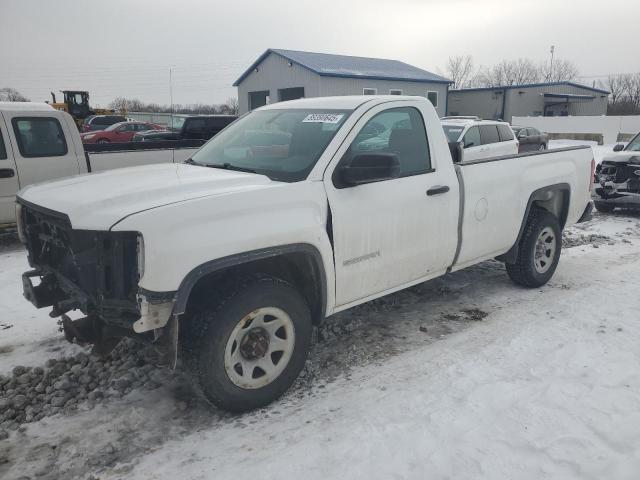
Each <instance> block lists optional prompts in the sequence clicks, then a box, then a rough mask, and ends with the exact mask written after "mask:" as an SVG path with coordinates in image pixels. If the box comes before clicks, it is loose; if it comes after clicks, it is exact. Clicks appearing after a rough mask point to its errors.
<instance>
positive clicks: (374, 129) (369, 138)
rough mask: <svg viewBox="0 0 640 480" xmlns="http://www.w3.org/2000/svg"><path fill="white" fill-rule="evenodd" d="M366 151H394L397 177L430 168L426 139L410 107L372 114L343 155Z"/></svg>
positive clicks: (417, 118) (417, 116)
mask: <svg viewBox="0 0 640 480" xmlns="http://www.w3.org/2000/svg"><path fill="white" fill-rule="evenodd" d="M368 152H371V153H395V154H396V155H397V156H398V161H399V162H400V176H401V177H407V176H410V175H419V174H421V173H426V172H428V171H430V170H431V157H430V154H429V141H428V139H427V132H426V130H425V125H424V120H423V119H422V115H421V114H420V112H419V111H418V110H417V109H416V108H413V107H401V108H391V109H389V110H385V111H384V112H380V113H378V114H377V115H375V116H374V117H373V118H372V119H371V120H369V121H368V122H367V123H366V125H365V126H364V127H362V129H361V130H360V132H359V133H358V135H357V136H356V138H355V139H354V140H353V142H352V143H351V146H350V147H349V150H347V153H346V155H358V154H361V153H368Z"/></svg>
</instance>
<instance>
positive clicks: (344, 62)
mask: <svg viewBox="0 0 640 480" xmlns="http://www.w3.org/2000/svg"><path fill="white" fill-rule="evenodd" d="M271 53H274V54H276V55H280V56H281V57H284V58H286V59H287V60H289V61H290V62H292V63H295V64H297V65H300V66H301V67H303V68H306V69H308V70H311V71H312V72H314V73H317V74H318V75H320V76H323V77H345V78H365V79H369V80H399V81H405V82H424V83H447V84H449V83H453V82H452V81H451V80H449V79H447V78H444V77H441V76H440V75H436V74H435V73H431V72H427V71H426V70H422V69H421V68H417V67H414V66H412V65H409V64H407V63H404V62H399V61H398V60H385V59H382V58H367V57H351V56H348V55H333V54H329V53H313V52H299V51H296V50H280V49H274V48H270V49H268V50H267V51H266V52H264V53H263V54H262V55H260V57H258V59H257V60H256V61H255V62H253V64H252V65H251V66H250V67H249V68H248V69H247V70H246V71H245V72H244V73H243V74H242V75H241V76H240V78H238V80H236V81H235V82H234V84H233V86H234V87H236V86H238V84H239V83H241V82H242V81H243V80H244V79H245V78H246V77H247V75H249V74H250V73H251V72H252V71H253V70H254V69H255V68H256V67H257V66H258V65H259V64H260V63H261V62H262V61H263V60H264V59H265V58H267V56H269V54H271Z"/></svg>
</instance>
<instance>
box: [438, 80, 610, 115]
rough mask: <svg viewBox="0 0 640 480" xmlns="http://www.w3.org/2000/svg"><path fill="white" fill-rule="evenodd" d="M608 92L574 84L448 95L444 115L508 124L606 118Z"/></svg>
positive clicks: (479, 90) (469, 91)
mask: <svg viewBox="0 0 640 480" xmlns="http://www.w3.org/2000/svg"><path fill="white" fill-rule="evenodd" d="M608 95H609V92H607V91H606V90H601V89H599V88H592V87H586V86H584V85H579V84H577V83H573V82H550V83H531V84H526V85H507V86H501V87H487V88H465V89H462V90H451V91H449V101H448V104H447V115H477V116H479V117H482V118H486V119H498V118H501V119H503V120H505V121H507V122H511V118H512V117H514V116H534V117H535V116H549V117H553V116H567V115H606V113H607V97H608Z"/></svg>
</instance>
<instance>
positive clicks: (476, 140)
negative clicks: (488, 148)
mask: <svg viewBox="0 0 640 480" xmlns="http://www.w3.org/2000/svg"><path fill="white" fill-rule="evenodd" d="M463 142H464V148H471V147H479V146H480V145H481V144H482V142H481V141H480V130H479V129H478V127H471V128H470V129H469V130H467V133H465V134H464V139H463Z"/></svg>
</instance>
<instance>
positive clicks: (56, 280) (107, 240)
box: [22, 205, 139, 327]
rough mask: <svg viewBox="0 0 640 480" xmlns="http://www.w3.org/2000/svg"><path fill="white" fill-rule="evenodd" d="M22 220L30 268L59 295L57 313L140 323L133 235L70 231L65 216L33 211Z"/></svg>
mask: <svg viewBox="0 0 640 480" xmlns="http://www.w3.org/2000/svg"><path fill="white" fill-rule="evenodd" d="M22 215H23V217H22V222H23V223H22V224H23V228H24V234H25V238H26V243H27V250H28V253H29V264H30V265H31V266H32V267H33V268H35V269H36V270H37V271H38V273H39V275H40V276H41V278H42V281H43V282H47V283H48V284H49V285H51V286H52V288H51V290H52V291H55V292H57V293H56V294H55V298H54V299H53V307H54V313H55V314H62V313H65V312H67V311H69V310H73V309H79V310H81V311H82V312H83V313H85V314H86V315H96V316H98V317H100V318H102V319H103V320H106V321H109V322H110V323H114V324H118V325H121V326H127V327H128V326H130V325H131V323H132V322H134V321H135V320H137V319H138V318H139V311H138V305H137V301H136V293H137V290H138V265H137V262H138V252H137V248H138V234H137V233H136V232H110V231H94V230H74V229H72V228H71V223H70V222H69V219H68V218H67V217H66V216H65V215H62V214H58V213H57V212H52V211H43V210H40V209H37V208H34V207H32V206H25V205H23V208H22ZM56 316H57V315H56Z"/></svg>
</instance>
